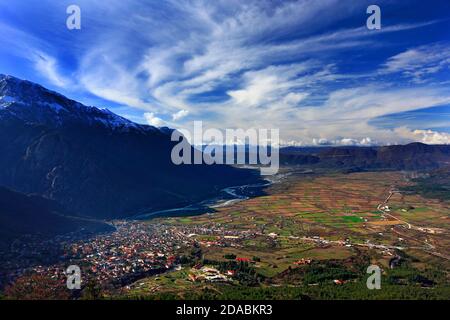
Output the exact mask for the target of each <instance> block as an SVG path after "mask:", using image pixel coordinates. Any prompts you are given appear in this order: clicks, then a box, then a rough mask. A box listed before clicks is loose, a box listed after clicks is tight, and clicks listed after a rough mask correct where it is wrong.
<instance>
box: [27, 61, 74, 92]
mask: <svg viewBox="0 0 450 320" xmlns="http://www.w3.org/2000/svg"><path fill="white" fill-rule="evenodd" d="M33 59H34V67H35V68H36V70H37V71H38V72H40V73H41V74H42V75H43V76H44V77H46V78H47V79H48V80H49V81H50V82H51V83H52V84H54V85H56V86H58V87H67V86H68V85H69V84H70V81H69V80H68V79H67V78H66V77H64V76H62V75H60V74H59V72H58V69H57V61H56V59H54V58H53V57H50V56H48V55H47V54H45V53H43V52H36V53H35V54H34V55H33Z"/></svg>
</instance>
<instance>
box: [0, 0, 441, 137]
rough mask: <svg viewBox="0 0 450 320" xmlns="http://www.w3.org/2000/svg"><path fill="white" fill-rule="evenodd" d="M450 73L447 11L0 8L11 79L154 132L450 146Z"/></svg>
mask: <svg viewBox="0 0 450 320" xmlns="http://www.w3.org/2000/svg"><path fill="white" fill-rule="evenodd" d="M71 4H76V5H78V6H79V7H80V8H81V30H68V29H67V28H66V19H67V17H68V15H67V14H66V8H67V7H68V6H69V5H71ZM370 4H377V5H378V6H380V8H381V18H382V28H381V30H368V29H367V28H366V19H367V17H368V14H366V8H367V7H368V5H370ZM449 68H450V1H447V0H443V1H436V0H430V1H421V0H417V1H415V0H413V1H394V0H390V1H362V0H361V1H351V0H348V1H345V0H344V1H343V0H298V1H276V0H272V1H265V0H258V1H250V0H246V1H235V0H215V1H212V0H204V1H181V0H170V1H161V0H158V1H156V0H155V1H137V0H128V1H119V0H109V1H96V2H95V3H94V1H85V0H80V1H75V0H71V1H55V0H51V1H49V0H39V1H37V0H36V1H35V0H23V1H10V0H0V73H4V74H11V75H14V76H17V77H19V78H23V79H28V80H31V81H35V82H38V83H40V84H42V85H44V86H46V87H49V88H51V89H53V90H56V91H58V92H61V93H63V94H65V95H66V96H68V97H70V98H73V99H76V100H79V101H81V102H83V103H85V104H87V105H95V106H98V107H107V108H109V109H111V110H112V111H114V112H116V113H118V114H120V115H122V116H125V117H127V118H129V119H131V120H133V121H136V122H140V123H148V124H151V125H156V126H166V125H167V126H170V127H174V128H190V126H191V123H192V122H193V121H195V120H202V121H204V123H205V127H214V128H244V129H246V128H251V127H254V128H279V129H280V136H281V138H282V143H283V144H286V145H314V144H316V145H326V144H336V145H369V144H392V143H406V142H410V141H422V142H427V143H450V76H449V75H450V72H449V71H450V70H449Z"/></svg>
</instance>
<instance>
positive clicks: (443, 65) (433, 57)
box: [381, 43, 450, 82]
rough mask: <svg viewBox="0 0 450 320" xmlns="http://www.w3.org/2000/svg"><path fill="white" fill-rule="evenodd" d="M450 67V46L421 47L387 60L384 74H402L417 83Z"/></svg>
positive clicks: (383, 70)
mask: <svg viewBox="0 0 450 320" xmlns="http://www.w3.org/2000/svg"><path fill="white" fill-rule="evenodd" d="M449 67H450V44H448V43H447V44H434V45H427V46H420V47H417V48H413V49H409V50H406V51H404V52H401V53H399V54H397V55H395V56H393V57H391V58H389V59H388V60H387V62H386V63H385V64H384V65H383V68H382V69H381V72H382V73H395V72H399V73H402V74H403V75H404V76H407V77H410V78H412V79H413V81H415V82H423V81H425V78H426V77H427V76H429V75H432V74H435V73H437V72H440V71H443V70H445V69H448V68H449Z"/></svg>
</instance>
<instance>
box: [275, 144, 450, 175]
mask: <svg viewBox="0 0 450 320" xmlns="http://www.w3.org/2000/svg"><path fill="white" fill-rule="evenodd" d="M280 163H281V164H284V165H308V164H309V165H315V166H317V167H322V168H336V169H339V168H340V169H354V170H359V169H360V170H373V169H386V170H427V169H437V168H440V167H444V166H448V165H449V164H450V146H449V145H427V144H423V143H417V142H416V143H410V144H407V145H393V146H383V147H324V148H300V147H299V148H295V147H289V148H285V149H281V150H280Z"/></svg>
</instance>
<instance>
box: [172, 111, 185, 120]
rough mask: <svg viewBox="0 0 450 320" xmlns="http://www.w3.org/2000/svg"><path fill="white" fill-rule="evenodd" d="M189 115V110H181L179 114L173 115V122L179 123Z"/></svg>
mask: <svg viewBox="0 0 450 320" xmlns="http://www.w3.org/2000/svg"><path fill="white" fill-rule="evenodd" d="M188 115H189V111H187V110H180V111H178V112H177V113H174V114H173V115H172V120H173V121H178V120H181V119H183V118H184V117H187V116H188Z"/></svg>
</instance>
